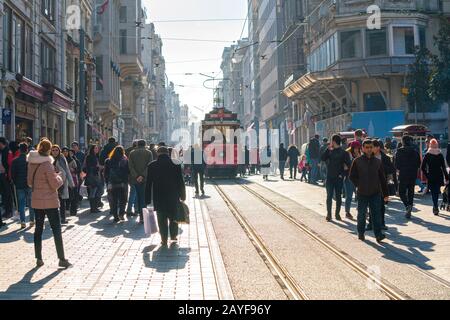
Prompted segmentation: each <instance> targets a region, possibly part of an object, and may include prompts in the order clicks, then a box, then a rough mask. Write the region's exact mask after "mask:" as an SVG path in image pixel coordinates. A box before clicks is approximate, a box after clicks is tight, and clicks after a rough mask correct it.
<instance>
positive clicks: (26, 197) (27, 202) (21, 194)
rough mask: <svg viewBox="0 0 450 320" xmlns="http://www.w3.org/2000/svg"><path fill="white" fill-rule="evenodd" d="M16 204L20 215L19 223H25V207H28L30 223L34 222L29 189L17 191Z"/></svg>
mask: <svg viewBox="0 0 450 320" xmlns="http://www.w3.org/2000/svg"><path fill="white" fill-rule="evenodd" d="M16 192H17V202H19V204H18V207H19V208H18V210H19V214H20V222H21V223H25V206H27V207H28V209H29V211H30V222H34V210H33V208H31V189H30V188H27V189H17V190H16Z"/></svg>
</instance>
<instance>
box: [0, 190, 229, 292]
mask: <svg viewBox="0 0 450 320" xmlns="http://www.w3.org/2000/svg"><path fill="white" fill-rule="evenodd" d="M187 203H188V205H189V207H190V209H191V224H190V225H182V226H180V236H179V242H178V244H172V245H170V246H169V248H162V247H161V246H160V241H161V240H160V236H159V234H158V235H153V236H152V237H150V238H147V237H146V236H145V234H144V227H143V225H139V224H137V222H136V219H135V218H133V219H132V220H131V221H125V222H121V223H119V224H114V223H113V221H112V218H111V216H110V215H109V211H108V210H104V211H105V212H104V213H100V214H93V215H91V214H89V213H88V210H86V209H84V210H81V211H80V214H79V216H77V217H75V218H70V219H69V224H68V225H67V226H63V239H64V249H65V253H66V256H67V258H68V259H69V261H70V262H71V263H72V264H73V267H71V268H69V269H68V270H58V266H57V265H58V259H57V257H56V250H55V246H54V243H53V239H52V236H51V229H50V226H49V225H48V222H46V226H45V232H44V237H43V239H44V242H43V257H44V262H45V265H44V266H43V267H42V268H40V269H36V268H35V259H34V249H33V229H30V228H28V229H25V230H24V231H21V230H19V225H18V224H17V223H13V222H11V221H8V222H9V225H8V228H7V229H2V231H1V232H0V274H1V275H2V276H1V277H0V300H1V299H20V300H22V299H58V300H59V299H64V300H66V299H75V300H83V299H106V300H112V299H124V300H129V299H133V300H134V299H137V300H144V299H146V300H147V299H150V300H172V299H176V300H201V299H207V300H215V299H233V295H232V292H231V287H230V285H229V282H228V278H227V275H226V272H225V268H224V266H223V261H222V257H221V255H220V250H219V247H218V244H217V239H216V238H215V234H214V230H213V227H212V224H211V222H210V220H209V214H208V212H207V210H206V209H205V208H206V206H205V205H204V203H203V200H199V199H194V198H193V192H192V189H191V188H188V201H187Z"/></svg>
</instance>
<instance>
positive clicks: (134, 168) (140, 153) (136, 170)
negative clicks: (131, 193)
mask: <svg viewBox="0 0 450 320" xmlns="http://www.w3.org/2000/svg"><path fill="white" fill-rule="evenodd" d="M152 160H153V155H152V153H151V151H150V150H147V149H146V148H143V147H140V148H137V149H136V150H133V151H132V152H131V153H130V158H129V159H128V167H129V168H130V184H132V185H136V184H138V182H137V181H136V179H137V178H138V177H144V181H143V183H145V182H146V179H147V172H148V170H147V169H148V165H149V164H150V163H151V162H152Z"/></svg>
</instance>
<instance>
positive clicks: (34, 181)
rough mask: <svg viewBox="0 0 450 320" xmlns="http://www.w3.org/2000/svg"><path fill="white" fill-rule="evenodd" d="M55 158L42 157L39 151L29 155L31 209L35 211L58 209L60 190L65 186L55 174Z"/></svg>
mask: <svg viewBox="0 0 450 320" xmlns="http://www.w3.org/2000/svg"><path fill="white" fill-rule="evenodd" d="M53 161H54V160H53V158H52V157H50V156H41V155H40V154H39V153H38V152H37V151H31V152H30V154H29V155H28V179H27V180H28V186H29V187H30V188H31V207H32V208H33V209H38V210H39V209H58V208H59V206H60V204H59V197H58V189H59V188H61V187H62V186H63V184H64V181H63V179H62V178H61V176H60V175H59V174H57V173H56V172H55V167H54V166H53Z"/></svg>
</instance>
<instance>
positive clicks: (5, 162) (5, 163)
mask: <svg viewBox="0 0 450 320" xmlns="http://www.w3.org/2000/svg"><path fill="white" fill-rule="evenodd" d="M0 153H1V159H2V165H3V168H5V174H6V175H8V173H9V164H8V154H9V148H8V147H7V146H5V148H4V149H3V150H1V151H0Z"/></svg>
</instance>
